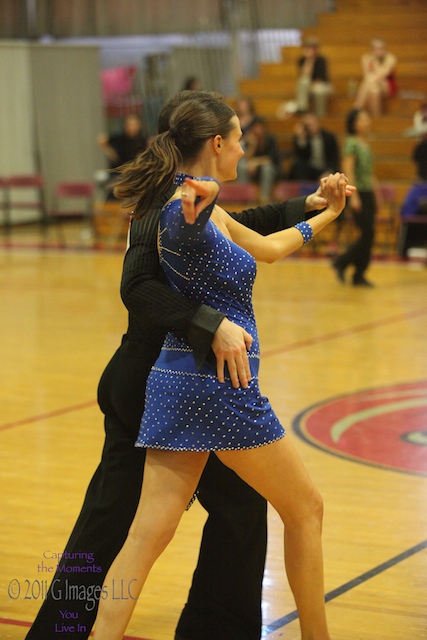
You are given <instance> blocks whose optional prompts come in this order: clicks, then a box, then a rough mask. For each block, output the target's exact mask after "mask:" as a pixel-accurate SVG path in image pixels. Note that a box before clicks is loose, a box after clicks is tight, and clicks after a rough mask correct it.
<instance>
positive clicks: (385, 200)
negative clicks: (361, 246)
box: [375, 183, 399, 256]
mask: <svg viewBox="0 0 427 640" xmlns="http://www.w3.org/2000/svg"><path fill="white" fill-rule="evenodd" d="M379 189H380V194H381V199H382V206H381V207H380V208H379V210H378V211H377V214H376V216H375V226H376V230H377V231H379V235H380V238H379V239H378V240H377V241H376V245H377V247H378V248H381V249H382V253H383V255H384V256H386V255H389V254H390V253H393V252H394V251H395V250H396V247H397V235H398V227H399V220H398V217H399V216H398V206H397V190H396V187H395V185H393V184H390V183H382V184H380V186H379Z"/></svg>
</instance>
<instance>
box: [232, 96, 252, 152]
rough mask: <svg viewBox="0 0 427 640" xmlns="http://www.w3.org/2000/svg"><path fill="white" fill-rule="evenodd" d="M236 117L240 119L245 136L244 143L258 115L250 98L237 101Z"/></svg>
mask: <svg viewBox="0 0 427 640" xmlns="http://www.w3.org/2000/svg"><path fill="white" fill-rule="evenodd" d="M235 111H236V115H237V117H238V118H239V122H240V128H241V130H242V134H243V140H242V143H243V144H244V142H245V136H246V134H247V133H248V132H249V130H250V128H251V126H252V125H253V122H254V120H255V118H256V117H257V113H256V110H255V105H254V103H253V102H252V100H251V99H250V98H246V97H242V98H239V99H238V100H237V101H236V107H235Z"/></svg>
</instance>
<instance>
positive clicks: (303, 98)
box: [296, 38, 332, 118]
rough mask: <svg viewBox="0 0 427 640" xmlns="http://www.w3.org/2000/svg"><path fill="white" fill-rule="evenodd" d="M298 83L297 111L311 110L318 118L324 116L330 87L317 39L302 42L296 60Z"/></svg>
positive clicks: (325, 61) (326, 63)
mask: <svg viewBox="0 0 427 640" xmlns="http://www.w3.org/2000/svg"><path fill="white" fill-rule="evenodd" d="M297 65H298V81H297V86H296V102H297V108H298V111H309V109H310V101H311V100H312V101H313V110H314V112H315V113H316V115H317V116H319V117H320V118H321V117H322V116H324V115H325V114H326V105H327V100H328V97H329V95H330V94H331V93H332V86H331V84H330V82H329V75H328V62H327V60H326V58H325V57H324V56H322V55H320V54H319V42H318V40H317V38H307V39H306V40H304V42H303V55H302V56H301V57H300V58H299V59H298V62H297Z"/></svg>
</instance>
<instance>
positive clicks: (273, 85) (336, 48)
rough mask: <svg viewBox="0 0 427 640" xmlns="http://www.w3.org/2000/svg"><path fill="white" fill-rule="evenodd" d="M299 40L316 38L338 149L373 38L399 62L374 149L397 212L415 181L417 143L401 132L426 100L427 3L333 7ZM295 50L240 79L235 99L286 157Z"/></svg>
mask: <svg viewBox="0 0 427 640" xmlns="http://www.w3.org/2000/svg"><path fill="white" fill-rule="evenodd" d="M303 35H304V36H315V37H316V38H318V40H319V42H320V45H321V53H322V54H323V55H325V56H326V57H327V58H328V62H329V69H330V76H331V82H332V84H333V86H334V94H333V96H332V97H331V100H330V104H329V110H328V117H326V118H324V119H323V120H322V124H323V126H324V127H325V128H327V129H329V130H331V131H333V132H335V133H336V135H337V136H338V139H339V141H340V142H341V143H342V142H343V140H344V137H345V118H346V114H347V113H348V111H349V110H350V109H351V107H352V103H353V96H352V95H351V94H352V91H354V84H355V81H358V80H360V78H361V67H360V58H361V56H362V54H363V53H365V52H366V51H367V50H368V49H369V44H370V40H371V38H373V37H381V38H383V39H384V41H385V42H386V45H387V48H388V49H389V50H390V51H391V52H392V53H394V54H395V55H396V57H397V59H398V64H397V81H398V95H397V96H396V97H395V98H393V99H391V100H389V101H388V103H387V106H386V113H385V114H384V115H383V116H381V117H380V118H375V119H374V121H373V126H372V134H371V143H372V148H373V151H374V153H375V158H376V174H377V176H378V178H379V180H380V182H384V183H389V184H390V183H391V184H393V185H394V187H395V189H396V194H397V196H396V197H397V203H396V205H397V206H396V207H395V211H396V215H398V208H399V206H400V203H401V202H402V200H403V197H404V195H405V193H406V192H407V190H408V188H409V185H410V184H411V182H412V181H413V180H414V178H415V167H414V164H413V163H412V161H411V154H412V149H413V147H414V146H415V142H416V141H415V139H414V138H410V139H408V138H405V137H404V136H403V132H404V131H405V129H408V128H409V127H411V126H412V118H413V114H414V113H415V111H416V110H417V108H418V107H419V104H420V99H421V98H422V97H423V96H425V97H427V47H426V45H425V43H426V42H427V4H426V2H425V1H424V0H375V2H371V0H337V8H336V11H335V12H333V13H327V14H323V15H320V16H319V19H318V24H317V26H316V27H314V28H310V29H306V30H304V34H303ZM299 55H301V49H300V47H284V48H283V49H282V61H281V62H279V63H268V64H262V65H261V67H260V73H259V77H257V78H250V79H245V80H242V81H241V82H240V83H239V92H240V95H242V96H248V97H251V98H252V99H253V101H254V104H255V108H256V110H257V112H258V113H259V115H261V116H263V117H265V118H266V119H267V121H268V124H269V128H270V130H271V131H272V132H273V133H274V134H275V135H276V136H277V137H278V139H279V143H280V146H281V148H282V150H283V151H286V150H290V148H291V139H292V134H293V128H294V126H295V119H294V118H290V119H288V120H278V119H277V116H276V113H277V109H278V107H279V105H280V104H282V103H284V102H286V101H287V100H293V99H294V96H295V82H296V59H297V57H298V56H299Z"/></svg>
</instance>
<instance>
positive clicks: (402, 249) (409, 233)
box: [399, 179, 427, 258]
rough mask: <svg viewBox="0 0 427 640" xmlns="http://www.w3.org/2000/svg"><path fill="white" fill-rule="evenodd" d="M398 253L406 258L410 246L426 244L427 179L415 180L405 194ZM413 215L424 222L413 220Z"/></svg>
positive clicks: (401, 213) (401, 212) (401, 211)
mask: <svg viewBox="0 0 427 640" xmlns="http://www.w3.org/2000/svg"><path fill="white" fill-rule="evenodd" d="M400 216H401V222H402V226H401V230H400V237H399V253H400V255H401V256H402V257H403V258H406V256H407V254H408V249H410V248H411V247H418V246H424V245H426V244H427V180H426V179H424V180H417V181H416V182H415V183H414V184H413V185H412V187H411V188H410V189H409V191H408V193H407V194H406V197H405V200H404V202H403V204H402V208H401V210H400ZM414 216H416V218H417V219H418V217H419V219H420V220H424V221H425V222H424V224H419V223H418V224H417V222H414Z"/></svg>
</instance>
